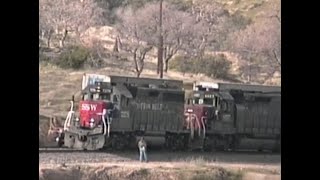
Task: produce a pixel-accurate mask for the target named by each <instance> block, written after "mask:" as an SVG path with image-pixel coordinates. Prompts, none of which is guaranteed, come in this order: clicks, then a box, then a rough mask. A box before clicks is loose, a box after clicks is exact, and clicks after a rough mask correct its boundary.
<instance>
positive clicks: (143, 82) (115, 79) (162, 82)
mask: <svg viewBox="0 0 320 180" xmlns="http://www.w3.org/2000/svg"><path fill="white" fill-rule="evenodd" d="M110 79H111V83H116V84H121V83H122V84H130V85H135V86H149V85H156V86H164V87H165V88H168V89H182V88H183V82H182V81H179V80H171V79H153V78H136V77H124V76H110Z"/></svg>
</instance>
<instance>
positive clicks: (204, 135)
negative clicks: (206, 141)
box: [201, 116, 206, 138]
mask: <svg viewBox="0 0 320 180" xmlns="http://www.w3.org/2000/svg"><path fill="white" fill-rule="evenodd" d="M205 118H206V117H205V116H202V117H201V123H202V126H203V138H205V137H206V125H205V123H204V119H205Z"/></svg>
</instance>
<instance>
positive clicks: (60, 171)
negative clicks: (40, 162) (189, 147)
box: [39, 163, 281, 180]
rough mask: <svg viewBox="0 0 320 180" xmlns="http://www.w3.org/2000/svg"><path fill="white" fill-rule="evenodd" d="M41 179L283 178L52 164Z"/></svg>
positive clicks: (179, 168) (200, 169)
mask: <svg viewBox="0 0 320 180" xmlns="http://www.w3.org/2000/svg"><path fill="white" fill-rule="evenodd" d="M39 179H40V180H91V179H94V180H100V179H101V180H113V179H115V180H118V179H119V180H122V179H123V180H125V179H130V180H144V179H152V180H180V179H183V180H198V179H199V180H200V179H201V180H209V179H214V180H229V179H230V180H253V179H254V180H262V179H263V180H266V179H270V180H278V179H279V180H280V179H281V177H280V175H279V174H272V173H262V172H254V171H245V170H235V169H227V168H222V167H213V166H211V167H210V166H195V165H193V166H192V165H173V166H166V165H165V164H164V165H156V166H154V165H151V166H149V164H145V163H141V164H136V165H131V166H126V165H125V164H117V165H114V164H113V165H106V166H102V165H99V166H70V167H55V168H53V167H51V168H42V169H40V170H39Z"/></svg>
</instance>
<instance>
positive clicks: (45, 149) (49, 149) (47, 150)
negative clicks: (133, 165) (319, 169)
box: [39, 147, 281, 155]
mask: <svg viewBox="0 0 320 180" xmlns="http://www.w3.org/2000/svg"><path fill="white" fill-rule="evenodd" d="M72 152H76V153H119V152H120V153H132V152H136V150H135V149H129V150H120V151H117V150H111V149H108V150H106V149H103V150H79V149H70V148H58V147H43V148H39V153H72ZM150 152H153V153H182V154H189V153H192V154H193V153H194V154H226V155H227V154H229V155H233V154H239V155H241V154H246V155H281V153H274V152H271V151H262V152H259V151H252V150H241V151H209V152H205V151H201V150H195V151H170V150H165V149H150Z"/></svg>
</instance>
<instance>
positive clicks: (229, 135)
mask: <svg viewBox="0 0 320 180" xmlns="http://www.w3.org/2000/svg"><path fill="white" fill-rule="evenodd" d="M185 117H186V122H187V124H188V129H191V132H192V133H191V134H192V136H191V137H192V138H193V139H194V141H195V142H198V143H199V144H201V145H202V146H203V148H204V149H207V150H211V149H215V150H228V149H229V150H230V149H231V150H237V149H246V150H249V149H250V150H273V151H280V146H281V88H280V87H276V86H260V85H244V84H228V83H210V82H196V83H194V87H193V93H192V96H191V97H190V98H189V99H188V103H187V104H186V107H185Z"/></svg>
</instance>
